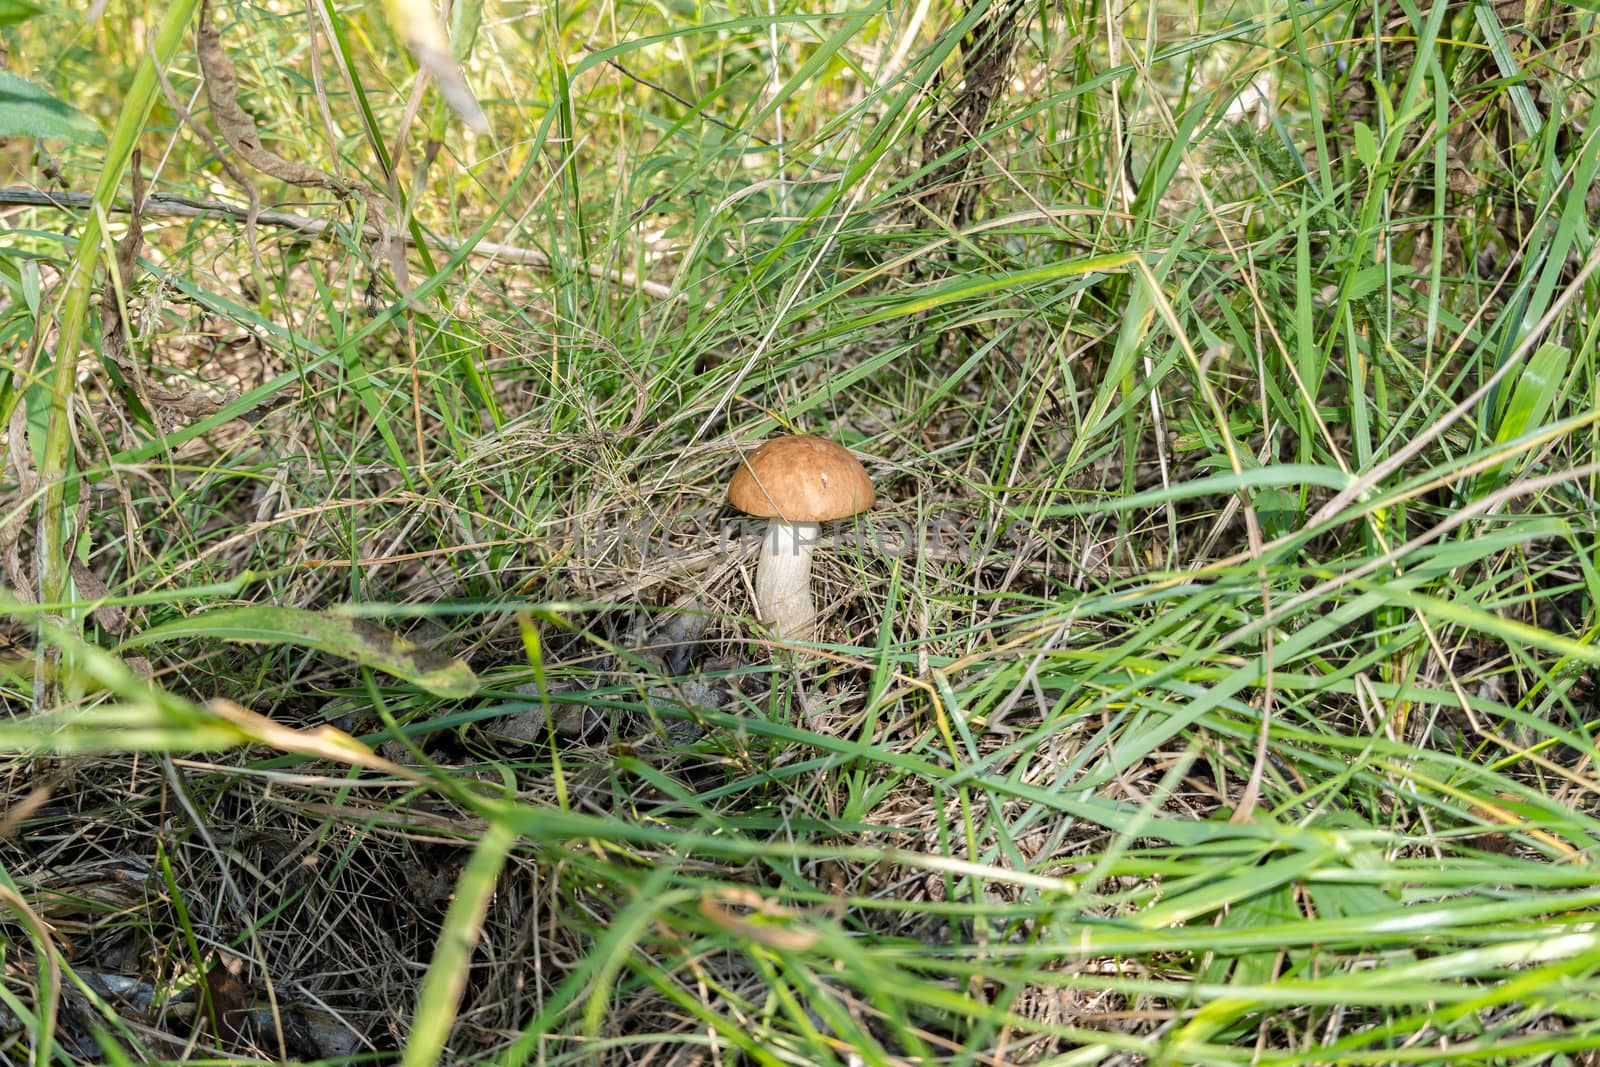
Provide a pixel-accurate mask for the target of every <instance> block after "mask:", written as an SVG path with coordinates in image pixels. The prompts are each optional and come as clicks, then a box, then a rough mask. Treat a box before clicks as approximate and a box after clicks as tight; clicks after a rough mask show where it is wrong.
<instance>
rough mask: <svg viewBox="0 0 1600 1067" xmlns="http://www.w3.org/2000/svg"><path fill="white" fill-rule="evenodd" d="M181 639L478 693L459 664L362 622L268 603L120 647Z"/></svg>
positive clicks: (182, 622)
mask: <svg viewBox="0 0 1600 1067" xmlns="http://www.w3.org/2000/svg"><path fill="white" fill-rule="evenodd" d="M187 637H207V638H214V639H216V640H220V641H238V642H242V643H246V644H263V645H303V646H305V647H307V648H314V649H316V650H317V651H319V652H327V653H329V654H331V655H335V656H342V657H344V658H345V659H348V660H351V661H353V662H355V663H359V664H361V665H362V666H363V667H372V668H374V669H375V670H380V671H384V672H385V673H388V674H392V675H394V676H395V677H396V678H404V679H405V680H406V681H408V682H411V683H413V684H415V685H417V686H420V687H421V688H423V689H426V690H427V691H428V692H430V693H433V694H435V695H437V696H442V697H468V696H471V695H472V694H473V693H475V692H477V690H478V679H477V677H476V676H474V675H473V673H472V669H471V668H470V667H468V666H467V665H466V664H465V663H462V662H461V661H460V660H458V659H452V658H451V657H449V656H445V655H441V654H440V653H438V652H434V651H431V650H429V649H426V648H423V647H422V646H421V645H415V644H412V643H411V642H410V641H407V640H406V639H405V638H403V637H401V636H400V635H398V634H394V633H390V632H389V631H388V630H385V629H383V628H382V627H381V626H376V625H374V624H373V623H370V622H368V621H367V620H365V619H359V618H355V617H353V616H350V615H338V614H335V613H333V612H327V611H304V610H301V609H299V608H280V607H273V606H271V605H255V606H250V607H242V608H222V609H220V610H217V611H204V612H201V613H199V614H198V615H191V616H190V617H189V618H186V619H178V620H176V621H174V622H169V623H165V624H163V625H161V626H155V627H152V628H151V629H148V630H145V631H144V632H143V633H140V634H137V635H135V636H134V637H132V638H130V639H129V640H127V641H125V642H123V645H122V647H123V648H138V647H140V646H143V645H151V644H155V643H156V642H158V641H171V640H175V639H178V638H187Z"/></svg>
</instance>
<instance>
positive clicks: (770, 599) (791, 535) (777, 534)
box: [756, 519, 822, 641]
mask: <svg viewBox="0 0 1600 1067" xmlns="http://www.w3.org/2000/svg"><path fill="white" fill-rule="evenodd" d="M821 539H822V527H821V526H820V525H819V524H817V523H814V522H784V521H783V520H782V519H773V520H772V521H771V522H770V523H768V524H767V532H766V533H764V534H762V535H761V559H760V560H759V561H758V562H757V563H756V615H757V617H759V618H760V619H761V621H762V622H764V623H766V624H767V625H768V626H770V627H772V629H773V630H774V631H776V632H777V635H778V636H779V637H782V638H788V639H790V640H795V641H809V640H811V639H812V638H813V637H815V636H816V631H815V623H816V618H817V609H816V606H815V605H814V604H813V603H812V602H811V551H812V549H814V548H816V547H817V542H818V541H820V540H821Z"/></svg>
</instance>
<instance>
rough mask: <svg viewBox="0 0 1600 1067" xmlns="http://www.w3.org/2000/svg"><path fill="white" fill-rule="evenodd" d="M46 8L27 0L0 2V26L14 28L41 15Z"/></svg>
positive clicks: (2, 0)
mask: <svg viewBox="0 0 1600 1067" xmlns="http://www.w3.org/2000/svg"><path fill="white" fill-rule="evenodd" d="M43 10H44V8H42V7H39V6H37V5H36V4H30V3H28V2H27V0H0V26H14V25H16V24H17V23H19V22H26V21H27V20H28V19H31V18H33V16H35V15H37V14H39V13H40V12H41V11H43Z"/></svg>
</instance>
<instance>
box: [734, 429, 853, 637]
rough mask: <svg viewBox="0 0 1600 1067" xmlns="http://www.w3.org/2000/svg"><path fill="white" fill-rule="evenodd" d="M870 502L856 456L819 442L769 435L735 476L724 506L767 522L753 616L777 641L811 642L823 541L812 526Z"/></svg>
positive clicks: (804, 438)
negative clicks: (817, 553) (817, 552)
mask: <svg viewBox="0 0 1600 1067" xmlns="http://www.w3.org/2000/svg"><path fill="white" fill-rule="evenodd" d="M876 499H877V493H876V492H875V491H874V490H873V488H872V479H870V478H868V477H867V472H866V471H865V470H864V469H862V466H861V464H860V463H858V462H856V458H855V457H854V456H852V455H851V454H850V453H849V452H848V451H846V450H845V449H844V448H842V447H840V446H839V445H836V444H834V443H833V442H832V441H825V440H823V439H822V438H820V437H810V436H805V435H802V436H798V437H774V438H773V439H772V440H770V441H768V442H766V443H765V444H763V445H762V446H761V447H760V448H757V449H756V450H755V451H754V452H751V453H750V454H749V455H748V456H746V457H745V458H744V462H743V463H741V464H740V465H739V469H738V470H737V471H736V472H734V475H733V481H731V482H729V483H728V503H730V504H732V505H733V506H734V507H736V508H738V509H739V510H740V511H742V512H744V513H746V514H747V515H756V516H759V517H761V518H770V519H771V520H772V521H771V522H770V523H768V524H767V529H766V532H765V533H764V534H763V535H762V537H761V558H760V560H759V561H758V562H757V564H756V617H757V618H758V619H760V620H761V621H762V622H764V623H766V624H767V625H768V626H771V627H772V629H773V630H774V631H775V632H776V633H777V635H778V636H779V637H780V638H789V639H798V640H801V641H809V640H811V639H812V637H814V636H815V622H816V616H817V610H816V607H815V606H814V605H813V604H812V602H811V551H812V549H814V548H816V546H817V542H818V541H819V540H820V539H821V537H822V527H821V526H820V525H818V524H819V523H822V522H826V521H828V520H830V519H846V518H849V517H850V516H851V515H855V514H857V513H859V512H862V511H865V510H867V509H868V508H870V507H871V506H872V504H873V502H874V501H875V500H876Z"/></svg>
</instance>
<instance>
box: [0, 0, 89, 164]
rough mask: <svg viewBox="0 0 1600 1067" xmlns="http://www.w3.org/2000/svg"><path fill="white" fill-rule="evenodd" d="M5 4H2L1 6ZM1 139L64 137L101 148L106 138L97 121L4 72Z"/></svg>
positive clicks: (0, 100) (0, 72)
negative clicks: (96, 123) (100, 145)
mask: <svg viewBox="0 0 1600 1067" xmlns="http://www.w3.org/2000/svg"><path fill="white" fill-rule="evenodd" d="M3 3H5V0H0V4H3ZM0 137H60V138H63V139H64V140H68V141H76V142H78V143H79V144H100V143H102V142H104V141H105V135H104V134H102V133H101V132H100V127H99V126H96V125H95V122H94V119H91V118H90V117H89V116H88V115H85V114H84V113H83V112H82V111H79V110H78V109H77V108H75V107H73V106H72V105H71V104H69V103H67V102H66V101H65V100H58V99H56V98H55V97H53V96H51V95H50V94H49V93H47V92H45V91H44V90H43V89H41V88H39V87H38V86H37V85H34V84H33V83H32V82H26V81H23V80H22V79H21V78H19V77H17V76H16V75H15V74H10V73H7V72H6V71H3V70H0Z"/></svg>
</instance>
